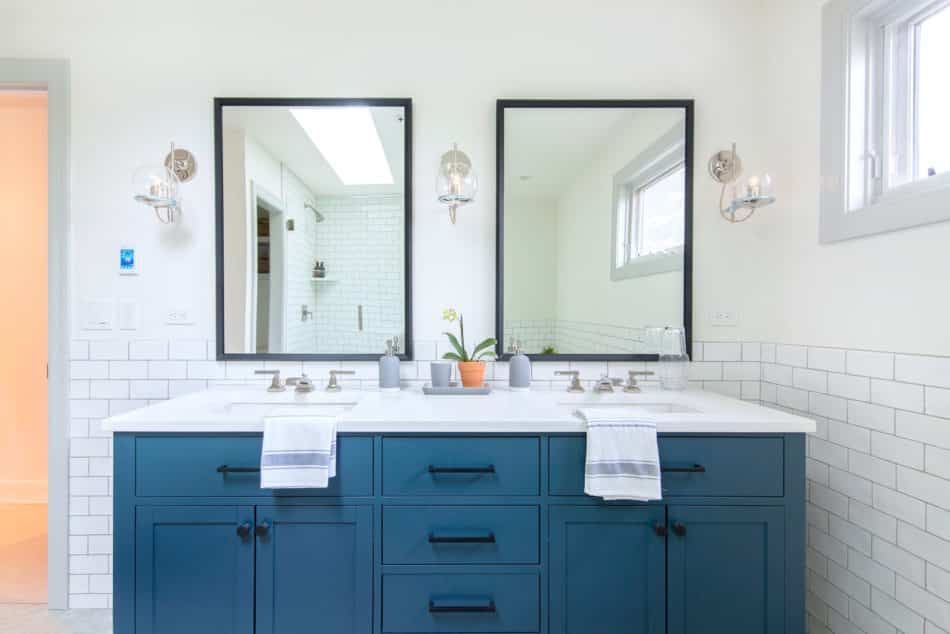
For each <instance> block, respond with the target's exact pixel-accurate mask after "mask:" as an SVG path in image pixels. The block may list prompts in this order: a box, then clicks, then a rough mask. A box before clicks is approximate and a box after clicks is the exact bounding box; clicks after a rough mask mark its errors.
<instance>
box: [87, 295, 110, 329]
mask: <svg viewBox="0 0 950 634" xmlns="http://www.w3.org/2000/svg"><path fill="white" fill-rule="evenodd" d="M114 321H115V302H114V301H112V300H111V299H87V300H84V301H83V305H82V328H83V330H112V327H113V322H114Z"/></svg>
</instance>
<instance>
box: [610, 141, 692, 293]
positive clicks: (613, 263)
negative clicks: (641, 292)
mask: <svg viewBox="0 0 950 634" xmlns="http://www.w3.org/2000/svg"><path fill="white" fill-rule="evenodd" d="M684 133H685V127H684V124H683V123H678V124H676V125H675V126H673V127H672V128H671V129H670V130H668V131H667V132H665V133H664V134H663V135H662V136H661V137H660V138H659V139H657V140H656V141H655V142H653V143H652V144H651V145H650V146H649V147H648V148H647V149H645V150H644V151H643V152H641V153H640V154H638V155H637V156H636V157H635V158H634V159H633V160H631V161H630V162H629V163H627V165H625V166H624V167H623V168H622V169H620V170H619V171H618V172H617V173H616V174H615V175H614V177H613V205H612V212H611V230H610V279H611V280H612V281H619V280H625V279H631V278H636V277H646V276H648V275H657V274H659V273H669V272H672V271H678V270H681V269H683V259H684V253H685V242H686V236H685V235H684V236H683V244H681V245H679V246H677V247H676V248H673V249H669V250H667V251H664V252H662V253H651V254H647V255H638V256H635V257H631V251H632V248H633V238H634V236H633V235H632V231H633V229H634V224H636V225H638V226H639V225H640V224H641V223H642V217H641V215H640V211H639V209H638V205H639V200H638V198H639V192H641V191H643V190H645V189H646V188H648V187H650V186H651V185H653V184H655V183H657V182H658V181H660V180H662V179H663V178H664V177H666V176H668V175H669V174H671V173H673V172H674V171H677V170H679V169H683V170H684V175H683V178H684V193H685V190H686V187H687V186H686V183H685V179H686V178H687V177H688V169H686V167H687V166H686V144H685V141H684V138H685V137H684ZM685 213H686V209H685V204H684V214H685ZM621 225H622V227H623V228H622V230H621ZM684 233H685V232H684ZM621 238H622V242H621ZM640 239H641V235H640V233H639V232H638V233H637V235H636V240H637V241H639V240H640ZM618 255H622V256H623V261H622V262H621V261H619V260H618Z"/></svg>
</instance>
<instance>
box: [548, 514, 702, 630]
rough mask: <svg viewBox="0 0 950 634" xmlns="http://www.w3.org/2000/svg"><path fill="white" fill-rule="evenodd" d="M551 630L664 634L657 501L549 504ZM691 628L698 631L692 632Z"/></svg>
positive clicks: (660, 516)
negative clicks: (642, 503)
mask: <svg viewBox="0 0 950 634" xmlns="http://www.w3.org/2000/svg"><path fill="white" fill-rule="evenodd" d="M550 514H551V520H550V530H551V552H550V567H551V568H550V592H551V596H550V623H551V633H552V634H619V633H625V632H630V633H631V634H634V633H635V634H664V633H665V631H666V620H665V617H666V614H665V613H666V603H665V599H666V574H665V573H666V561H665V560H666V543H665V539H664V538H663V537H662V536H659V535H657V534H656V532H655V527H656V526H658V525H660V526H662V525H664V523H665V510H664V508H663V507H662V506H639V507H637V506H618V507H603V506H601V507H597V506H552V507H551V508H550ZM693 632H694V633H698V632H705V630H702V629H697V630H694V631H693Z"/></svg>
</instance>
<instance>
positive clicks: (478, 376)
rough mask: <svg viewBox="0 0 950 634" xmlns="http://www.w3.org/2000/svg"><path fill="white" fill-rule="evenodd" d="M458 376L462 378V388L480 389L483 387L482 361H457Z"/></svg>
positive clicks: (483, 372)
mask: <svg viewBox="0 0 950 634" xmlns="http://www.w3.org/2000/svg"><path fill="white" fill-rule="evenodd" d="M459 376H461V377H462V385H463V386H464V387H481V386H483V385H485V362H484V361H459Z"/></svg>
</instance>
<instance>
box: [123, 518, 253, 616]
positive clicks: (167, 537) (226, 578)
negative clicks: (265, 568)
mask: <svg viewBox="0 0 950 634" xmlns="http://www.w3.org/2000/svg"><path fill="white" fill-rule="evenodd" d="M239 529H240V530H239ZM124 581H128V580H124ZM134 584H135V586H134V587H135V632H136V634H207V633H208V632H216V633H218V634H252V632H253V631H254V508H253V507H251V506H208V507H202V506H140V507H138V508H137V509H136V513H135V581H134ZM118 631H119V632H121V631H122V630H118Z"/></svg>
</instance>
